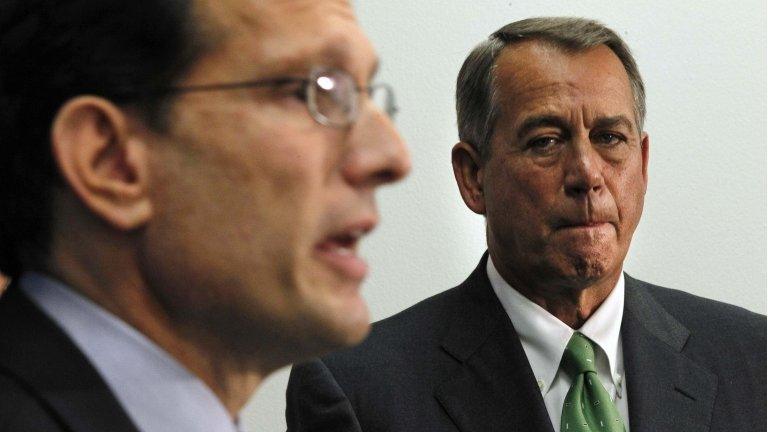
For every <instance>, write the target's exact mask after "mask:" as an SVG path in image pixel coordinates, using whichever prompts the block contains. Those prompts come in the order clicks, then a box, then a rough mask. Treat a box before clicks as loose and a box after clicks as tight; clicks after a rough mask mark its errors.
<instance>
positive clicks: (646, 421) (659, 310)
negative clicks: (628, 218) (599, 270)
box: [622, 275, 717, 432]
mask: <svg viewBox="0 0 768 432" xmlns="http://www.w3.org/2000/svg"><path fill="white" fill-rule="evenodd" d="M624 307H625V312H624V320H623V323H622V343H623V346H624V358H625V362H624V363H625V369H626V375H627V391H628V397H629V399H628V403H629V418H630V420H629V422H630V428H631V430H632V432H645V431H648V432H651V431H652V432H665V431H669V432H673V431H674V432H694V431H701V432H704V431H708V430H709V429H710V427H709V425H710V420H711V417H712V409H713V406H714V402H715V395H716V391H717V376H716V375H714V374H713V373H712V372H710V371H708V370H707V369H705V368H703V367H702V366H700V365H698V364H697V363H696V362H694V361H693V360H691V359H690V358H688V357H687V356H686V355H685V354H684V348H685V344H686V342H687V341H688V338H689V337H690V331H689V330H688V329H687V328H686V327H685V326H683V325H682V324H681V323H680V322H679V321H677V320H676V319H675V318H674V317H673V316H672V315H671V314H670V313H669V312H668V311H667V310H665V309H664V307H662V306H661V305H660V304H659V303H658V302H657V301H656V300H655V299H654V297H653V295H652V293H651V291H650V290H649V286H648V284H646V283H645V282H642V281H639V280H637V279H633V278H632V277H630V276H629V275H626V301H625V306H624Z"/></svg>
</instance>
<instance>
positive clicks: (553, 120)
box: [517, 114, 569, 139]
mask: <svg viewBox="0 0 768 432" xmlns="http://www.w3.org/2000/svg"><path fill="white" fill-rule="evenodd" d="M547 126H551V127H556V128H558V129H563V130H567V129H568V128H569V126H568V122H567V121H566V120H565V119H564V118H562V117H558V116H555V115H549V114H545V115H537V116H533V117H529V118H527V119H525V121H524V122H523V124H522V125H521V126H520V129H519V130H518V131H517V138H518V139H522V138H523V137H525V135H527V134H528V133H529V132H530V131H532V130H534V129H536V128H540V127H547Z"/></svg>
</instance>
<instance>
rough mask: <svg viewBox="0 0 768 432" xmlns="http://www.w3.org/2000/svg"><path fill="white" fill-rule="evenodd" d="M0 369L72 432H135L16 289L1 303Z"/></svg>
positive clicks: (84, 364)
mask: <svg viewBox="0 0 768 432" xmlns="http://www.w3.org/2000/svg"><path fill="white" fill-rule="evenodd" d="M0 369H2V373H3V374H7V375H9V376H11V377H12V378H13V379H15V380H17V381H19V382H20V384H22V385H23V386H24V387H25V388H27V389H28V390H29V391H30V393H32V395H33V397H35V398H37V399H38V400H39V402H40V404H41V405H42V406H43V407H44V408H45V409H46V410H48V411H49V412H50V413H51V417H52V418H54V419H56V421H58V422H59V423H61V424H62V425H66V427H67V428H68V429H70V430H72V431H73V432H97V431H99V432H100V431H106V430H108V431H115V432H137V429H136V427H135V426H134V425H133V423H132V422H131V420H130V419H129V418H128V416H127V414H126V413H125V411H124V410H123V409H122V407H121V406H120V404H119V403H118V402H117V400H116V399H115V397H114V396H113V394H112V393H111V392H110V391H109V389H108V387H107V385H106V384H105V383H104V381H103V380H102V379H101V377H100V376H99V374H98V373H97V372H96V370H95V369H94V368H93V366H92V365H91V364H90V363H89V362H88V360H87V359H86V358H85V356H84V355H83V354H82V353H81V352H80V351H79V350H78V349H77V348H76V347H75V345H74V344H73V343H72V341H70V339H69V338H68V337H67V336H66V335H65V334H64V333H63V332H62V331H61V329H59V328H58V327H57V326H56V325H55V324H54V323H53V322H52V321H51V320H50V319H49V318H48V317H47V316H46V315H45V314H44V313H42V312H41V311H40V310H39V309H38V308H37V307H36V306H35V305H34V304H32V302H30V301H29V300H28V299H27V298H26V297H25V296H24V294H23V293H22V292H21V290H19V288H18V286H17V285H16V283H12V284H11V286H10V287H8V289H7V290H6V292H5V294H3V296H2V298H0Z"/></svg>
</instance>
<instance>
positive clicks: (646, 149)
mask: <svg viewBox="0 0 768 432" xmlns="http://www.w3.org/2000/svg"><path fill="white" fill-rule="evenodd" d="M640 146H641V147H640V150H641V151H642V155H643V181H644V182H645V189H646V190H647V189H648V159H649V157H650V151H651V140H650V138H648V133H647V132H643V135H642V137H641V141H640Z"/></svg>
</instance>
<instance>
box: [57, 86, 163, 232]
mask: <svg viewBox="0 0 768 432" xmlns="http://www.w3.org/2000/svg"><path fill="white" fill-rule="evenodd" d="M51 145H52V150H53V155H54V158H55V160H56V163H57V164H58V166H59V170H60V171H61V175H62V177H63V178H64V180H65V181H66V183H67V184H68V185H69V187H70V188H71V189H72V190H73V191H74V192H75V194H76V195H77V196H78V198H80V200H81V201H82V202H83V204H85V206H86V207H88V208H89V209H90V210H91V211H93V212H94V213H95V214H96V215H97V216H99V217H100V218H101V219H102V220H104V221H105V222H107V223H108V224H110V225H111V226H112V227H114V228H116V229H119V230H123V231H129V230H132V229H136V228H139V227H141V226H143V225H144V224H145V223H146V222H147V221H148V220H149V218H150V217H151V215H152V205H151V201H150V198H149V195H148V193H147V185H148V171H149V170H148V166H147V164H148V160H147V149H146V146H145V143H144V142H143V141H142V140H140V139H139V138H137V137H135V136H133V135H132V134H131V133H130V131H129V128H128V119H127V117H126V114H125V113H124V112H123V111H122V110H121V109H120V108H118V107H117V106H115V105H114V104H112V103H111V102H109V101H108V100H106V99H103V98H100V97H95V96H78V97H75V98H73V99H70V100H69V101H67V102H66V103H65V104H64V105H63V106H62V107H61V109H60V110H59V112H58V113H57V114H56V118H55V119H54V121H53V127H52V129H51Z"/></svg>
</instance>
